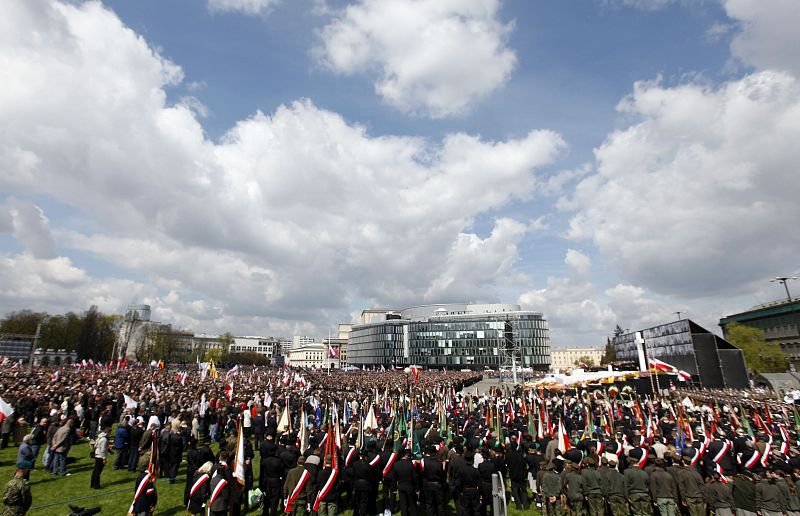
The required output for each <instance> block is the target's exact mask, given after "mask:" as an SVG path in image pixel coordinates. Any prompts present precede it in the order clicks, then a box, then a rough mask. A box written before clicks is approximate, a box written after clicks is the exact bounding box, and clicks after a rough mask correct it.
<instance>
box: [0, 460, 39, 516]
mask: <svg viewBox="0 0 800 516" xmlns="http://www.w3.org/2000/svg"><path fill="white" fill-rule="evenodd" d="M32 468H33V464H31V463H30V461H20V462H18V463H17V471H16V472H15V473H14V478H12V479H11V480H9V481H8V483H7V484H6V490H5V492H4V493H3V512H0V516H21V515H23V514H25V513H26V512H28V509H30V508H31V503H33V499H32V498H31V486H30V485H28V481H27V480H25V475H26V474H27V473H28V472H29V471H30V470H31V469H32Z"/></svg>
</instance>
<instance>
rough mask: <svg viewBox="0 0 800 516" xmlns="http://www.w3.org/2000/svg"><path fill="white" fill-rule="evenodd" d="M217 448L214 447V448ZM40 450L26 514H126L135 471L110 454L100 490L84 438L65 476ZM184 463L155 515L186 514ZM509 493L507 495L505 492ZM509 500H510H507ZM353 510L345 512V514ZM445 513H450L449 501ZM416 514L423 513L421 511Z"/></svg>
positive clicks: (163, 486) (2, 473)
mask: <svg viewBox="0 0 800 516" xmlns="http://www.w3.org/2000/svg"><path fill="white" fill-rule="evenodd" d="M214 451H216V449H214ZM42 453H43V451H41V450H40V452H39V457H38V459H37V462H36V469H34V470H33V471H31V478H30V484H31V491H32V493H33V506H32V507H31V510H30V511H29V514H41V515H53V516H66V515H68V514H69V513H70V510H69V507H67V504H68V503H73V504H75V505H80V506H84V507H97V506H99V507H102V509H103V511H102V514H108V515H115V516H123V515H125V514H127V511H128V507H129V506H130V503H131V500H132V499H133V484H134V482H135V481H136V476H137V474H136V473H132V472H129V471H127V470H119V471H114V468H113V461H114V456H113V455H110V456H109V461H108V463H107V464H106V467H105V469H104V470H103V474H102V475H101V477H100V482H101V484H102V486H103V488H102V489H101V490H99V491H97V490H94V489H90V488H89V481H90V479H91V475H92V468H93V467H94V459H90V458H89V445H88V442H87V441H86V440H85V439H84V440H82V441H81V442H80V443H79V444H76V445H75V446H73V447H72V450H71V451H70V454H69V455H70V457H73V458H75V459H76V460H75V462H74V463H72V464H70V465H69V466H68V467H67V472H68V473H71V474H70V475H69V476H68V477H54V476H52V475H51V474H49V473H47V472H45V471H44V470H43V467H42V465H41V458H42ZM16 459H17V448H16V447H9V448H7V449H5V450H0V482H2V484H3V489H4V488H5V483H6V482H7V481H8V480H10V479H11V478H12V477H13V476H14V464H15V462H16ZM185 466H186V463H185V462H184V463H183V464H181V468H180V473H179V475H178V480H177V482H176V483H175V484H169V482H168V481H167V480H166V479H159V480H158V482H157V483H156V487H157V490H158V508H157V509H156V514H158V515H164V516H169V515H173V514H186V509H185V507H184V506H183V489H184V485H185V481H186V470H185ZM254 471H256V478H257V477H258V473H257V472H258V457H256V459H255V464H254ZM507 496H510V494H507ZM509 501H510V499H509ZM351 512H352V511H345V512H344V513H343V514H345V516H347V515H350V514H351ZM448 512H449V513H450V514H453V513H454V512H455V511H453V508H452V503H451V505H450V507H448ZM250 514H260V511H251V512H250ZM419 514H424V511H421V512H420V513H419ZM508 514H509V516H521V515H523V514H525V515H532V514H539V512H538V511H536V510H529V511H517V510H515V509H514V508H513V505H512V506H511V507H509V512H508Z"/></svg>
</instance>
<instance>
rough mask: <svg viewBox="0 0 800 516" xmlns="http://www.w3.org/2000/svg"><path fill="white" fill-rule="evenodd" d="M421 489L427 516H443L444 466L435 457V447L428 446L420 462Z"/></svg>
mask: <svg viewBox="0 0 800 516" xmlns="http://www.w3.org/2000/svg"><path fill="white" fill-rule="evenodd" d="M420 469H421V470H422V489H423V491H424V493H425V506H426V508H427V509H428V516H443V514H444V496H445V475H444V464H442V462H441V461H440V460H439V459H438V457H437V456H436V446H434V445H430V446H429V447H428V449H427V453H426V456H425V457H423V458H422V461H421V462H420Z"/></svg>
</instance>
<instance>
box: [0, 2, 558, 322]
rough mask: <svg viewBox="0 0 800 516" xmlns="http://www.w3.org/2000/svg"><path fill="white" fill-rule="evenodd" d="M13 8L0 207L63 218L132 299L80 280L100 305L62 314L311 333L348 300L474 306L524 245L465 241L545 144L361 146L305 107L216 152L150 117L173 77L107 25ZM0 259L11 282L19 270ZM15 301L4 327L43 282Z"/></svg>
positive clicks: (547, 148) (386, 142) (350, 131)
mask: <svg viewBox="0 0 800 516" xmlns="http://www.w3.org/2000/svg"><path fill="white" fill-rule="evenodd" d="M10 5H11V6H13V7H12V8H9V9H6V10H5V11H7V12H8V16H5V17H4V18H3V19H2V20H0V65H2V66H3V69H4V70H5V71H6V72H7V77H6V80H5V81H4V84H3V87H2V88H0V134H2V136H3V137H2V139H0V169H2V170H3V171H4V173H3V174H2V175H0V191H4V192H8V193H10V194H12V195H15V196H17V197H18V198H24V196H25V195H29V194H32V193H35V194H36V195H37V196H44V197H49V198H52V199H56V200H57V201H59V202H60V203H63V204H66V205H68V206H71V207H72V208H73V209H75V210H76V211H78V212H79V213H80V215H81V216H83V217H88V218H89V219H90V220H91V221H92V223H93V224H94V227H95V229H93V230H92V232H91V233H79V232H69V231H66V230H62V229H59V233H58V234H59V235H60V238H59V243H62V242H61V241H62V240H63V244H62V245H63V246H64V248H65V249H67V250H73V249H77V250H80V251H82V252H89V253H92V254H93V255H95V256H96V257H98V258H100V259H102V260H105V261H107V262H109V263H111V264H113V265H114V266H116V267H118V268H119V269H121V270H122V271H123V272H124V273H125V274H131V275H136V277H138V278H142V281H145V282H146V283H144V284H142V285H139V284H137V286H135V287H134V286H131V287H130V288H128V289H127V290H128V291H129V292H131V293H128V292H125V288H124V287H126V286H128V283H119V282H122V281H123V280H115V279H114V278H109V279H102V280H101V279H95V278H91V277H88V278H85V281H86V282H88V285H95V286H93V287H92V288H94V289H95V290H96V291H97V292H99V293H98V294H87V295H86V296H84V297H81V298H80V299H78V298H76V303H81V304H80V305H79V306H78V308H82V307H83V303H82V302H81V300H82V299H94V298H97V297H103V296H105V298H106V299H107V303H106V304H105V305H103V306H106V307H107V306H110V305H112V304H113V303H114V302H116V303H118V307H117V309H121V308H122V307H123V306H124V304H126V303H127V302H130V301H132V300H133V299H131V296H132V295H135V296H136V297H137V298H138V299H139V300H142V299H145V298H146V299H148V300H151V301H152V302H153V303H157V304H158V305H159V306H161V308H159V309H160V310H163V311H162V312H157V313H160V314H162V315H164V316H165V317H166V316H170V317H175V318H176V321H177V322H179V323H180V324H181V325H184V324H187V325H188V324H197V326H196V329H201V330H202V329H208V328H220V327H223V328H224V327H225V325H226V324H231V325H232V324H246V325H247V328H252V331H259V328H261V329H263V328H305V329H306V330H307V329H309V328H310V327H311V326H310V325H312V324H314V323H315V322H319V321H321V320H324V319H325V318H327V317H335V314H336V313H337V311H341V312H342V313H346V312H347V311H348V305H349V303H350V302H351V300H353V299H367V300H369V301H370V302H375V303H376V304H387V305H394V304H401V303H404V302H409V301H412V302H418V301H419V297H420V293H423V292H426V291H428V292H429V294H430V295H431V296H438V295H441V296H448V297H452V296H457V295H470V296H472V295H474V293H475V292H477V290H478V289H482V290H483V291H490V290H491V286H492V285H491V282H492V280H491V279H490V280H488V281H487V280H484V279H482V278H480V277H479V276H478V275H477V272H480V273H481V274H486V275H487V276H488V277H489V278H497V276H498V275H499V274H501V273H502V272H504V271H509V270H510V268H512V267H513V263H514V260H515V259H516V256H517V254H516V253H517V250H516V245H517V243H518V241H519V239H520V238H522V235H523V234H524V233H525V226H524V225H522V224H519V223H516V222H514V221H511V220H506V219H499V220H498V221H497V223H496V226H495V229H494V230H493V231H492V234H491V235H489V236H488V237H486V238H480V237H478V236H476V235H474V234H472V231H471V227H472V224H473V220H474V219H475V218H476V217H478V216H479V215H482V214H485V213H487V212H493V211H495V210H498V209H500V208H502V207H503V206H505V205H506V204H508V203H510V202H512V201H515V200H525V199H529V198H531V196H532V195H533V193H534V191H535V189H536V188H537V185H538V184H539V182H538V180H537V177H536V173H535V171H536V169H537V168H539V167H541V166H543V165H546V164H548V163H551V162H552V161H553V160H554V159H555V157H556V156H557V155H558V153H559V152H560V151H561V150H562V149H563V147H564V142H563V141H562V139H561V138H560V137H559V136H558V135H557V134H554V133H552V132H550V131H532V132H531V133H530V134H528V135H526V136H524V137H522V138H518V139H511V140H506V141H487V140H483V139H481V138H479V137H476V136H472V135H467V134H461V133H457V134H450V135H447V136H446V137H445V138H443V140H442V141H439V142H433V141H426V140H422V139H419V138H413V137H406V136H373V135H370V134H368V133H367V131H366V130H365V129H364V128H363V127H359V126H357V125H353V124H350V123H348V122H347V121H346V120H344V119H343V118H342V117H341V116H339V115H337V114H336V113H332V112H329V111H325V110H322V109H319V108H318V107H316V106H315V105H314V104H313V103H312V102H311V101H308V100H303V101H298V102H295V103H292V104H290V105H286V106H281V107H279V108H278V109H277V110H276V111H275V112H274V113H272V114H269V115H265V114H263V113H260V112H258V113H255V114H254V115H253V116H251V117H250V118H248V119H246V120H242V121H240V122H239V123H237V124H236V125H235V126H234V127H233V128H231V129H230V131H228V132H227V133H226V134H225V136H224V137H223V138H222V140H221V142H220V143H215V142H213V141H211V140H208V139H207V138H206V137H205V134H204V131H203V127H202V125H201V124H200V122H199V121H198V116H199V115H198V112H197V111H198V110H199V108H198V107H197V106H196V105H195V106H194V107H190V106H189V105H187V102H186V101H182V102H179V103H178V104H175V105H170V104H168V103H167V101H166V94H165V88H167V87H169V86H172V85H175V84H177V83H179V82H180V81H181V79H182V76H183V74H182V71H181V69H180V68H179V67H178V66H177V65H175V64H173V63H171V62H170V61H168V60H167V59H165V58H164V57H162V56H160V55H159V54H158V53H156V52H155V51H153V50H152V49H151V48H150V47H149V46H148V45H147V43H146V42H145V41H144V39H142V38H141V37H139V36H138V35H136V34H135V33H134V32H133V31H131V30H130V29H128V28H127V27H125V26H124V25H123V24H122V23H121V22H120V20H119V19H118V18H117V17H116V16H115V15H114V14H113V13H112V12H111V11H109V10H106V9H105V8H103V7H102V6H101V5H100V4H98V3H85V4H80V5H75V4H65V3H60V2H56V1H52V0H51V1H45V0H36V1H32V2H24V3H17V2H10ZM490 7H491V6H490ZM31 33H35V34H38V36H37V38H30V37H29V35H30V34H31ZM54 85H57V87H55V86H54ZM3 224H4V223H3V222H2V221H0V226H2V225H3ZM5 224H6V225H7V221H6V222H5ZM4 259H6V269H7V270H9V271H13V269H14V268H15V267H22V266H23V265H24V264H25V263H27V261H25V260H22V261H21V259H18V258H14V257H9V256H5V257H4ZM57 259H65V260H69V259H68V258H65V257H61V258H57ZM473 260H475V261H476V262H477V263H478V265H477V266H476V268H475V269H474V270H473V269H471V268H470V267H469V266H468V265H469V263H470V262H471V261H473ZM35 263H36V264H37V265H36V267H37V269H36V270H37V271H38V270H40V269H41V268H42V267H43V263H44V262H41V263H40V262H35ZM79 270H81V269H79ZM82 273H83V274H84V275H89V276H90V274H89V273H88V272H87V271H82ZM39 276H40V277H44V276H42V275H41V274H40V275H39ZM450 278H453V281H450ZM115 282H116V283H115ZM30 284H31V285H35V286H36V288H35V289H33V290H30V289H29V290H27V291H24V292H22V293H25V294H26V295H20V296H18V297H17V298H15V301H14V302H13V306H14V307H18V306H24V305H25V304H26V303H28V302H31V303H34V302H37V301H38V300H41V299H44V298H46V297H47V295H48V291H49V289H50V288H51V287H50V285H49V284H48V282H47V281H44V280H42V281H38V282H37V281H33V280H31V283H30ZM108 285H112V286H113V285H116V286H119V285H122V286H123V289H122V290H121V292H125V294H124V297H125V299H122V297H123V294H118V295H117V297H114V296H112V295H107V293H108V292H109V291H110V289H109V288H108ZM53 288H56V289H57V287H53ZM87 288H88V287H87ZM137 289H139V290H140V291H142V292H140V293H139V294H133V293H135V292H137ZM144 291H146V292H144ZM170 291H174V293H175V295H167V294H168V293H169V292H170ZM176 296H177V297H176ZM9 299H10V298H9ZM7 302H8V301H7ZM5 306H9V305H5ZM181 313H182V314H184V315H183V317H181V318H179V317H180V315H179V314H181ZM331 314H334V315H331ZM230 328H231V326H229V329H230Z"/></svg>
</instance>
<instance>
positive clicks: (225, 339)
mask: <svg viewBox="0 0 800 516" xmlns="http://www.w3.org/2000/svg"><path fill="white" fill-rule="evenodd" d="M219 343H220V344H222V354H223V355H227V354H228V353H230V352H231V345H233V335H231V333H230V332H227V333H224V334H222V335H220V336H219Z"/></svg>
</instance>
